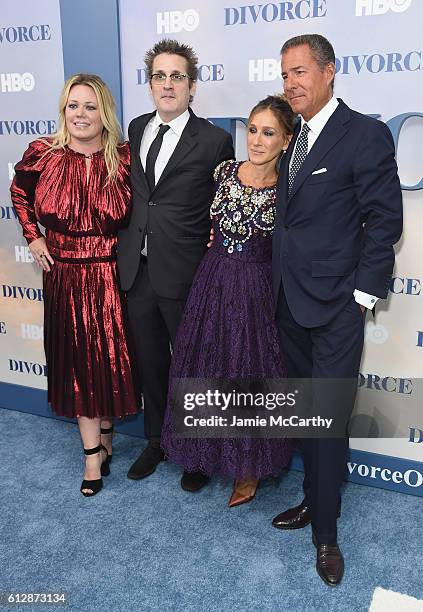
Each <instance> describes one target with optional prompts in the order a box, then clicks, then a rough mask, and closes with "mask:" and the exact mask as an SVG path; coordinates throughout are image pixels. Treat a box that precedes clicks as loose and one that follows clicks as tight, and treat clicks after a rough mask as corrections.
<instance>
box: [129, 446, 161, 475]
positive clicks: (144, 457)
mask: <svg viewBox="0 0 423 612" xmlns="http://www.w3.org/2000/svg"><path fill="white" fill-rule="evenodd" d="M164 458H165V457H164V453H163V451H162V449H161V448H160V445H158V444H152V443H151V442H149V443H148V445H147V446H146V448H145V449H144V450H143V451H142V453H141V455H140V456H139V457H138V459H137V460H136V461H135V463H133V464H132V465H131V467H130V468H129V472H128V474H127V476H128V478H130V479H131V480H140V479H141V478H145V477H146V476H150V474H152V473H153V472H154V471H155V470H156V467H157V466H158V464H159V463H160V461H164Z"/></svg>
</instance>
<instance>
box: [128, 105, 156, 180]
mask: <svg viewBox="0 0 423 612" xmlns="http://www.w3.org/2000/svg"><path fill="white" fill-rule="evenodd" d="M154 115H155V112H153V113H150V114H147V115H143V116H142V117H141V118H140V122H139V124H138V125H137V128H136V131H135V134H134V138H133V143H132V145H133V148H132V155H133V156H134V160H135V168H136V171H137V175H138V176H139V178H140V181H141V182H142V183H143V189H147V191H149V190H150V187H149V186H148V182H147V177H146V175H145V171H144V168H143V166H142V163H141V155H140V152H141V151H140V149H141V141H142V137H143V134H144V130H145V128H146V127H147V124H148V122H149V121H150V119H152V118H153V117H154Z"/></svg>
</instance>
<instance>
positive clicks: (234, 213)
mask: <svg viewBox="0 0 423 612" xmlns="http://www.w3.org/2000/svg"><path fill="white" fill-rule="evenodd" d="M242 163H243V162H237V161H234V160H230V161H225V162H222V163H221V164H220V165H219V166H218V167H217V168H216V170H215V175H214V177H215V181H216V191H215V196H214V199H213V203H212V205H211V209H210V216H211V218H212V220H213V227H214V231H215V237H214V241H215V242H216V246H221V247H223V248H224V249H225V251H226V252H227V253H228V254H230V255H231V254H235V253H239V254H241V253H242V252H244V251H251V249H253V250H254V251H256V250H257V249H259V250H260V247H261V246H262V247H263V249H264V250H265V251H266V252H267V251H269V249H270V248H271V240H270V236H271V233H272V231H273V228H274V224H275V200H276V186H273V187H265V188H263V189H256V188H255V187H250V186H248V185H244V184H243V183H241V181H240V180H239V178H238V169H239V167H240V165H241V164H242Z"/></svg>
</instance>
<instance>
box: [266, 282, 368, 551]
mask: <svg viewBox="0 0 423 612" xmlns="http://www.w3.org/2000/svg"><path fill="white" fill-rule="evenodd" d="M276 318H277V323H278V328H279V332H280V336H281V345H282V351H283V355H284V359H285V361H286V365H287V370H288V375H289V377H290V378H320V379H328V378H333V379H335V378H343V379H350V381H351V382H350V384H349V385H347V388H348V392H347V397H346V401H345V398H344V402H343V406H341V407H340V409H341V410H343V411H344V412H343V414H345V413H347V416H349V415H350V414H351V411H352V409H353V407H354V401H355V395H356V389H357V379H358V373H359V367H360V360H361V353H362V350H363V338H364V318H365V317H364V315H363V314H362V312H361V309H360V306H359V305H358V304H357V303H356V302H355V300H354V298H353V297H352V298H351V301H350V302H349V303H348V304H347V305H346V306H345V308H344V309H343V310H342V311H341V312H340V313H339V314H338V315H337V316H336V317H335V318H334V319H333V320H331V321H330V322H329V323H327V324H326V325H323V326H320V327H314V328H306V327H302V326H301V325H299V324H298V323H297V322H296V321H295V319H294V318H293V316H292V314H291V312H290V310H289V307H288V304H287V301H286V297H285V294H284V291H283V289H282V290H281V292H280V294H279V299H278V306H277V313H276ZM323 401H324V399H323ZM334 408H335V414H336V409H337V408H336V406H335V407H334ZM313 411H315V414H316V415H317V414H319V399H317V400H316V398H314V402H313ZM320 414H322V412H320ZM299 444H300V448H301V451H302V456H303V462H304V484H303V487H304V494H305V500H306V503H307V505H308V506H310V508H311V517H312V527H313V532H314V534H315V536H316V538H317V541H318V542H319V543H321V544H334V543H335V542H336V539H337V514H338V511H339V510H340V489H341V484H342V481H343V478H344V474H345V468H346V461H347V452H348V437H347V436H345V437H340V438H321V439H309V438H307V439H302V440H299Z"/></svg>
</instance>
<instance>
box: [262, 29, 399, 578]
mask: <svg viewBox="0 0 423 612" xmlns="http://www.w3.org/2000/svg"><path fill="white" fill-rule="evenodd" d="M281 58H282V78H283V80H284V89H285V94H286V96H287V98H288V101H289V103H290V104H291V106H292V108H293V110H294V111H295V112H296V113H298V114H299V116H300V121H299V123H298V126H297V130H296V132H295V134H294V138H293V139H292V141H291V143H290V146H289V148H288V151H287V154H286V156H285V160H284V162H283V165H282V168H281V171H280V175H279V181H278V199H277V220H276V227H275V232H274V243H273V283H274V295H275V300H276V303H277V322H278V327H279V331H280V335H281V342H282V349H283V351H284V355H285V359H286V362H287V368H288V374H289V376H290V377H292V378H310V379H311V378H313V379H325V380H328V379H329V380H330V379H348V380H350V381H354V387H353V392H352V393H351V392H350V393H349V394H346V396H347V397H346V401H345V402H344V405H342V406H339V410H343V411H344V415H345V411H346V413H347V417H348V416H349V415H350V414H351V411H352V409H353V405H354V400H355V389H356V381H357V377H358V372H359V366H360V360H361V353H362V349H363V335H364V334H363V332H364V319H365V312H366V309H372V308H373V307H374V306H375V304H376V301H377V300H378V299H379V298H382V299H383V298H386V297H387V294H388V288H389V283H390V279H391V274H392V269H393V265H394V250H393V245H394V244H395V243H396V242H397V241H398V240H399V238H400V235H401V230H402V197H401V188H400V183H399V179H398V174H397V166H396V162H395V158H394V154H395V151H394V145H393V140H392V137H391V133H390V131H389V129H388V127H387V126H386V125H385V124H384V123H382V122H380V121H377V120H375V119H372V118H369V117H366V116H365V115H361V114H360V113H357V112H355V111H353V110H351V109H350V108H348V106H347V105H346V104H345V103H344V102H343V101H342V100H340V99H339V100H338V99H336V98H335V97H334V95H333V83H334V77H335V54H334V50H333V47H332V45H331V44H330V43H329V41H327V40H326V39H325V38H324V37H323V36H320V35H318V34H310V35H303V36H297V37H295V38H292V39H291V40H288V41H287V42H286V43H285V44H284V46H283V47H282V50H281ZM347 386H348V385H347ZM319 401H321V400H319V399H318V398H316V396H314V397H313V411H315V414H316V415H317V414H319ZM320 405H321V404H320ZM301 451H302V455H303V461H304V471H305V477H304V485H303V486H304V500H303V501H302V502H301V503H300V504H299V505H298V506H296V507H295V508H291V509H289V510H287V511H285V512H282V513H281V514H279V515H278V516H276V517H275V518H274V519H273V525H274V526H275V527H278V528H279V529H298V528H301V527H305V526H306V525H308V524H309V523H310V522H311V524H312V532H313V542H314V544H315V545H316V547H317V561H316V569H317V572H318V574H319V575H320V577H321V578H322V580H324V581H325V582H326V583H327V584H329V585H336V584H338V583H339V582H340V581H341V579H342V576H343V571H344V561H343V556H342V553H341V551H340V548H339V546H338V543H337V518H338V516H339V514H340V487H341V483H342V480H343V477H344V474H345V466H346V459H347V451H348V438H347V437H339V438H326V439H303V440H302V441H301Z"/></svg>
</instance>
